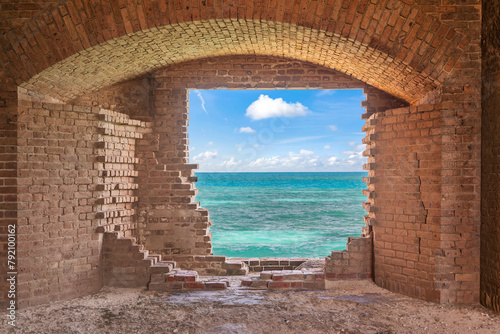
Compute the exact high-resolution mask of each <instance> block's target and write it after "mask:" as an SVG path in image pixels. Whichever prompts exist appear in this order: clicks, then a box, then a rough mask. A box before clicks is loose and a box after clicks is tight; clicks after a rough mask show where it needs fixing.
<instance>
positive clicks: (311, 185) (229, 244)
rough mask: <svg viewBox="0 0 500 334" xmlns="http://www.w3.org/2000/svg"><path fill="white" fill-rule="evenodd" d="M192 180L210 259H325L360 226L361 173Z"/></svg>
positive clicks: (200, 175)
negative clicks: (206, 220) (204, 213)
mask: <svg viewBox="0 0 500 334" xmlns="http://www.w3.org/2000/svg"><path fill="white" fill-rule="evenodd" d="M196 175H197V176H198V182H197V188H198V189H199V194H198V195H197V196H196V200H197V201H200V203H201V206H202V207H204V208H207V209H208V210H209V212H210V218H211V220H212V222H213V225H212V226H211V227H210V232H212V244H213V253H214V254H215V255H226V256H227V257H325V256H328V255H330V253H331V251H332V250H342V249H345V246H346V242H347V237H348V236H359V235H360V234H361V228H362V227H363V226H364V222H363V215H366V211H365V210H364V209H363V207H362V202H364V201H366V197H365V196H363V194H362V190H363V189H364V188H365V187H366V185H365V184H364V183H363V182H362V178H363V177H365V176H367V173H364V172H361V173H196Z"/></svg>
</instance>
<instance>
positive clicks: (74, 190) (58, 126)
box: [17, 100, 102, 307]
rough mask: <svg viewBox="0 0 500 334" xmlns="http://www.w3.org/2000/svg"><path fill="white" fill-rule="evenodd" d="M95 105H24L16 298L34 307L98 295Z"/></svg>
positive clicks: (22, 102) (21, 106) (20, 128)
mask: <svg viewBox="0 0 500 334" xmlns="http://www.w3.org/2000/svg"><path fill="white" fill-rule="evenodd" d="M97 112H98V108H88V107H78V106H70V105H62V104H48V103H40V102H31V101H25V100H19V114H20V115H19V120H18V121H19V122H18V131H19V138H18V166H17V177H18V178H17V182H18V197H19V199H18V200H19V202H18V258H19V275H18V282H19V284H18V292H19V294H18V301H19V305H20V306H21V307H22V306H28V305H29V306H32V305H36V304H42V303H47V302H49V301H54V300H62V299H67V298H73V297H76V296H82V295H86V294H89V293H92V292H95V291H97V290H99V289H100V288H101V286H102V283H101V263H100V257H101V254H100V249H101V243H102V238H101V237H100V235H99V234H96V233H95V227H96V226H95V223H94V222H95V212H94V204H95V203H94V201H95V198H94V194H95V191H96V188H95V186H96V181H97V179H98V177H99V175H98V171H97V170H96V169H94V163H96V159H95V154H94V149H95V148H94V146H95V143H96V142H97V132H96V131H95V129H96V127H97V121H98V119H97V116H98V113H97Z"/></svg>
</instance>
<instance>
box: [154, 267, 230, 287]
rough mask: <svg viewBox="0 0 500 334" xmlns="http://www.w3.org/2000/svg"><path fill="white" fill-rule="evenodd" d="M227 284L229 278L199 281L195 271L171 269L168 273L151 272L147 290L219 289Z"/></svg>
mask: <svg viewBox="0 0 500 334" xmlns="http://www.w3.org/2000/svg"><path fill="white" fill-rule="evenodd" d="M228 286H229V280H227V279H217V280H211V281H200V280H199V277H198V273H197V272H196V271H192V270H173V271H172V272H170V273H152V274H151V280H150V282H149V284H148V290H150V291H169V290H213V289H217V290H219V289H226V288H227V287H228Z"/></svg>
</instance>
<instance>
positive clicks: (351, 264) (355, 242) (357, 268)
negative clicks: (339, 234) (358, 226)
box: [325, 234, 373, 289]
mask: <svg viewBox="0 0 500 334" xmlns="http://www.w3.org/2000/svg"><path fill="white" fill-rule="evenodd" d="M372 277H373V238H372V235H371V234H369V235H366V236H362V237H357V238H353V237H349V238H347V245H346V249H345V250H343V251H332V253H331V255H330V256H328V257H326V259H325V279H326V282H325V283H326V288H327V289H328V285H329V282H331V281H335V280H346V279H371V278H372Z"/></svg>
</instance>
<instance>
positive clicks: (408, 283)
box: [364, 106, 442, 301]
mask: <svg viewBox="0 0 500 334" xmlns="http://www.w3.org/2000/svg"><path fill="white" fill-rule="evenodd" d="M441 118H442V116H441V112H439V111H435V110H434V108H433V107H432V106H431V107H410V108H400V109H393V110H387V111H385V112H384V113H378V114H375V115H373V116H372V117H371V118H370V119H369V120H367V124H366V125H365V127H364V131H366V133H367V138H368V140H367V144H368V145H367V151H366V152H365V155H367V156H368V157H369V158H368V166H367V168H369V177H368V178H367V180H365V181H366V182H367V183H368V191H369V196H368V202H367V205H366V209H367V211H368V213H369V217H367V222H368V224H369V225H371V226H372V228H373V232H374V278H375V282H376V283H377V284H378V285H380V286H383V287H385V288H388V289H390V290H392V291H396V292H399V293H403V294H406V295H410V296H415V297H419V298H423V299H427V300H434V301H439V300H440V296H439V291H437V289H436V288H435V287H434V286H433V281H434V279H435V278H434V274H435V272H436V268H435V259H434V257H435V252H436V250H439V248H440V234H439V232H440V216H441V211H440V205H441V202H440V201H441V197H440V194H441V138H440V129H439V128H440V120H441Z"/></svg>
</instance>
